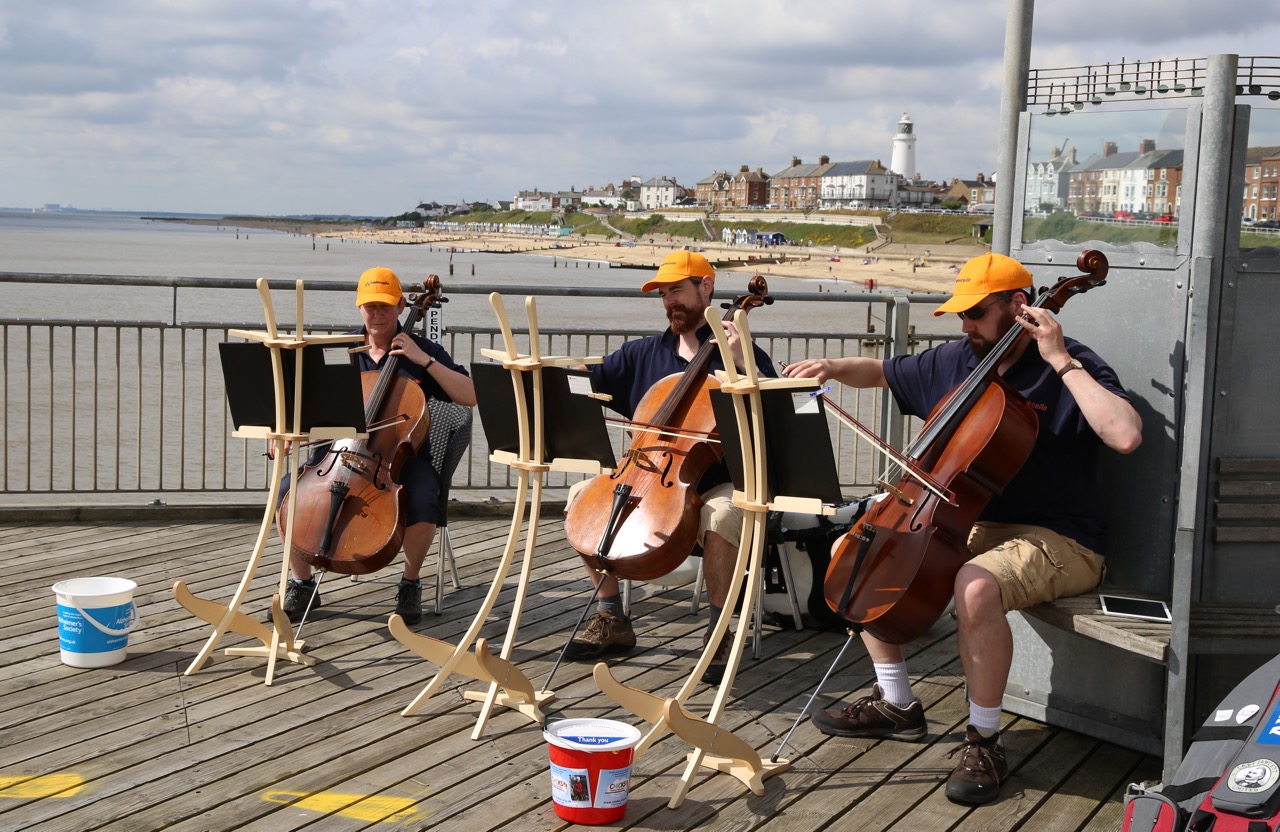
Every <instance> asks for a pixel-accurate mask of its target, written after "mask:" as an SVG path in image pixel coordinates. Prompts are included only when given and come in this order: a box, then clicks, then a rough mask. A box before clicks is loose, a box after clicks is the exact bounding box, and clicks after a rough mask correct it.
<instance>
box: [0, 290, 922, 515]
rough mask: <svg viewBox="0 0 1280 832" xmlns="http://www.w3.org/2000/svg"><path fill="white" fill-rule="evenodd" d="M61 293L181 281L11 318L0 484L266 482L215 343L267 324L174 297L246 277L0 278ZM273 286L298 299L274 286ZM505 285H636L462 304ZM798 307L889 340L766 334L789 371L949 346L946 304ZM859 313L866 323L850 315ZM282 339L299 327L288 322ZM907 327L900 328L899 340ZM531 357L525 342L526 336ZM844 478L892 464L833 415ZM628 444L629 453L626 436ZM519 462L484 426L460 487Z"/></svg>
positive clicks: (850, 485)
mask: <svg viewBox="0 0 1280 832" xmlns="http://www.w3.org/2000/svg"><path fill="white" fill-rule="evenodd" d="M3 282H10V283H37V284H39V283H57V284H61V285H72V286H79V285H89V284H93V283H103V284H110V285H116V286H119V285H143V286H166V287H169V286H172V287H173V291H174V304H173V308H174V310H175V311H174V318H175V319H174V320H172V321H168V322H165V321H157V320H109V321H91V320H73V319H21V318H8V319H4V318H0V371H2V373H3V375H2V377H0V416H2V417H3V424H2V425H0V439H2V440H3V441H2V444H0V448H2V450H0V453H2V454H3V456H2V457H0V490H2V491H3V492H4V493H5V494H7V495H36V494H64V495H65V494H73V493H74V494H111V493H118V494H127V493H137V494H144V495H147V496H148V497H150V496H152V495H155V496H163V495H171V494H176V493H192V494H209V495H213V494H219V493H220V494H234V493H236V492H251V491H262V490H264V489H265V488H266V487H267V477H268V475H269V471H270V464H269V462H268V461H267V459H266V457H265V456H264V454H263V451H264V450H265V448H264V447H263V443H262V442H261V441H250V440H247V439H239V438H236V437H234V436H233V435H232V432H233V425H232V422H231V415H230V412H229V410H228V407H227V404H226V392H225V386H224V380H223V376H222V367H221V364H220V359H219V354H218V347H217V345H218V344H219V343H221V342H223V341H226V340H233V339H230V338H229V335H228V333H229V331H230V330H232V329H249V330H255V329H262V328H263V325H262V324H261V323H260V322H249V323H243V322H179V321H177V320H176V317H177V312H176V310H177V309H178V302H177V293H178V292H179V290H182V289H190V288H199V289H201V290H205V289H210V288H235V289H240V290H244V289H246V288H247V287H251V286H252V285H253V283H252V281H245V280H233V279H227V280H211V279H186V278H164V279H156V278H119V277H101V276H92V275H87V276H78V275H29V274H21V275H19V274H0V283H3ZM272 288H273V289H292V284H291V283H287V282H283V281H282V282H279V283H276V282H273V283H272ZM495 289H500V290H501V291H502V292H503V293H505V294H508V295H511V296H517V295H518V296H524V295H533V296H535V297H539V298H545V297H549V296H551V297H554V296H561V297H604V298H609V297H615V296H616V297H627V298H634V297H635V293H634V291H633V290H611V289H595V290H588V289H578V288H573V287H544V286H501V287H493V286H472V287H460V288H458V289H456V290H455V289H451V291H450V294H451V295H453V294H487V293H488V292H489V291H492V290H495ZM313 290H316V291H330V290H333V291H342V292H346V293H349V292H350V287H349V286H347V285H345V284H344V285H335V286H325V285H323V284H310V285H308V286H307V291H308V292H311V291H313ZM774 296H775V297H777V298H779V299H783V300H787V301H789V302H801V303H808V302H813V301H816V300H822V301H824V302H831V301H836V302H857V303H865V304H878V305H882V306H883V307H884V309H885V311H884V320H885V321H886V323H887V327H886V328H887V332H885V333H875V332H862V333H857V332H852V333H844V334H832V333H824V332H816V331H814V332H770V331H761V332H757V333H754V339H755V341H756V343H757V344H759V345H760V346H761V347H763V348H764V349H765V350H766V351H767V352H769V353H770V354H771V355H772V356H773V357H774V358H775V359H777V360H780V361H782V362H784V363H789V362H793V361H797V360H800V359H802V358H806V357H811V356H828V357H834V356H846V355H870V356H874V357H886V356H888V355H891V354H897V353H902V352H906V351H909V350H911V351H914V350H915V349H922V348H925V347H928V346H930V345H932V344H933V343H936V342H937V341H940V340H946V339H945V338H942V337H926V338H919V339H917V338H915V337H912V336H909V335H907V333H909V332H910V306H911V304H912V303H917V302H930V303H936V302H937V300H938V299H939V298H938V296H933V295H914V296H910V297H907V296H893V295H879V294H865V295H863V294H848V295H831V294H822V295H813V294H800V293H774ZM850 317H853V316H850ZM280 326H281V328H282V330H288V331H291V330H292V324H291V323H287V322H284V321H281V322H280ZM349 328H350V325H349V324H344V325H341V326H339V325H332V324H329V325H323V324H322V325H315V326H308V331H312V332H333V331H342V330H346V329H349ZM652 332H653V329H652V328H645V329H624V328H618V329H596V328H581V329H578V328H560V329H548V328H543V329H541V330H540V339H539V345H540V349H541V350H542V352H543V354H547V355H553V354H554V355H579V356H586V355H606V354H608V353H610V352H612V351H613V350H615V349H617V347H618V346H619V345H620V344H622V343H623V342H624V341H626V340H629V339H632V338H638V337H642V336H645V335H650V334H652ZM898 333H902V334H901V335H899V334H898ZM517 341H518V343H519V344H520V349H521V350H522V351H523V350H527V349H528V332H527V331H526V330H517ZM441 342H442V344H443V346H444V347H445V348H446V349H448V351H449V353H450V354H451V355H452V356H453V357H454V359H455V360H456V361H457V362H458V363H460V364H463V365H469V364H470V363H471V362H475V361H484V360H486V359H484V358H483V357H482V355H481V350H483V349H485V348H499V347H500V346H501V337H500V333H499V331H498V329H497V328H496V327H486V326H454V327H449V328H447V329H446V330H445V332H444V334H443V336H442V338H441ZM830 395H831V396H832V397H833V399H834V401H836V403H837V404H839V405H840V406H841V407H842V408H843V409H844V410H846V411H849V412H850V413H852V414H854V415H855V416H856V417H857V418H858V419H859V420H860V421H862V422H863V423H864V424H866V425H868V426H872V427H873V429H875V430H877V431H878V432H879V433H880V434H881V435H882V436H884V437H886V438H889V439H890V441H896V442H897V443H901V441H902V439H903V437H904V436H906V435H907V434H909V433H910V432H911V431H912V430H913V426H912V425H908V424H905V422H904V420H903V419H901V417H898V416H896V409H895V408H892V407H891V406H890V404H889V399H888V397H887V395H886V394H885V392H884V391H882V390H853V389H847V388H842V387H840V386H839V385H837V386H836V389H834V390H832V391H831V393H830ZM830 425H831V442H832V448H833V451H834V454H835V458H836V460H837V467H838V473H839V479H840V482H841V485H842V488H844V489H845V490H846V492H847V493H857V492H858V491H860V490H867V489H870V488H872V487H873V486H874V483H875V481H876V478H877V477H878V476H879V473H880V469H881V466H882V463H881V461H880V460H879V458H878V457H876V456H875V455H874V454H873V453H872V451H871V449H870V448H869V446H868V443H867V442H866V441H865V440H863V439H861V438H859V437H857V436H856V435H855V434H854V433H853V432H852V431H850V430H848V429H847V428H844V427H842V426H841V425H840V424H839V423H838V422H837V421H835V420H834V419H833V420H830ZM614 439H615V450H616V451H618V452H621V451H622V450H623V449H624V446H623V444H622V443H623V437H622V434H621V432H620V431H618V432H615V435H614ZM576 478H577V477H576V475H563V474H552V475H550V477H549V478H548V483H547V485H548V486H549V487H552V488H554V487H558V486H564V485H567V484H568V482H567V481H566V479H568V480H572V479H576ZM514 486H515V481H514V477H513V475H512V474H511V471H510V469H509V468H508V467H507V466H503V465H497V464H492V463H490V462H489V460H488V449H487V446H486V444H485V437H484V431H483V426H482V425H480V423H479V420H477V427H476V428H475V429H474V431H473V436H472V444H471V447H470V449H469V451H468V453H467V455H466V457H465V458H464V459H463V461H462V463H461V464H460V465H459V467H458V471H457V473H456V475H455V478H454V485H453V492H454V493H455V494H457V495H458V496H462V492H464V491H465V490H466V489H476V490H479V491H482V492H503V491H506V490H508V489H514Z"/></svg>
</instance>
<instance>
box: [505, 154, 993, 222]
mask: <svg viewBox="0 0 1280 832" xmlns="http://www.w3.org/2000/svg"><path fill="white" fill-rule="evenodd" d="M994 201H995V180H994V179H990V180H988V179H987V178H986V177H985V176H984V175H983V174H981V173H979V174H978V176H977V178H976V179H952V180H951V181H950V182H948V183H935V182H927V181H923V180H919V179H905V178H903V177H902V176H899V175H898V174H896V173H894V172H892V171H890V170H888V169H887V168H885V166H884V165H883V164H881V163H880V161H879V160H860V161H854V162H832V161H831V160H830V157H827V156H820V157H819V158H818V162H817V163H816V164H806V163H804V162H803V161H802V160H801V159H800V158H798V157H792V159H791V164H790V165H789V166H787V167H786V168H784V169H782V170H780V171H778V172H776V173H773V174H768V173H765V172H764V169H763V168H760V167H757V168H755V169H754V170H753V169H752V168H751V167H750V166H749V165H742V166H741V167H740V168H739V170H738V172H737V173H733V174H731V173H729V172H728V171H723V170H719V171H713V172H712V173H711V174H710V175H709V176H707V177H705V178H704V179H701V180H699V181H698V182H697V184H696V185H695V186H694V187H693V188H686V187H685V186H683V185H680V184H679V183H678V182H677V181H676V180H675V179H674V178H671V177H666V176H658V177H653V178H650V179H646V180H641V179H640V178H639V177H632V178H630V179H628V180H625V181H624V182H623V183H622V184H621V185H614V184H609V185H606V186H604V187H603V188H596V187H595V186H592V187H589V188H587V189H586V190H581V191H580V190H578V189H577V188H576V187H571V188H570V189H569V190H568V191H542V190H540V189H538V190H532V191H520V192H518V193H517V194H516V195H515V198H514V199H513V200H512V202H511V207H512V208H515V209H518V210H525V211H562V212H565V213H567V212H569V211H577V210H583V209H588V208H606V209H610V210H628V211H638V210H648V211H653V210H661V209H664V208H671V207H674V206H697V207H700V208H704V209H708V210H712V211H723V210H733V209H744V208H745V209H752V208H776V209H778V210H787V211H806V212H807V211H826V210H834V209H839V208H850V209H863V208H866V209H881V210H895V209H900V208H903V207H918V208H926V207H930V206H935V205H938V204H939V203H943V202H954V203H958V204H961V205H969V204H972V203H975V202H979V203H982V202H985V203H991V202H994Z"/></svg>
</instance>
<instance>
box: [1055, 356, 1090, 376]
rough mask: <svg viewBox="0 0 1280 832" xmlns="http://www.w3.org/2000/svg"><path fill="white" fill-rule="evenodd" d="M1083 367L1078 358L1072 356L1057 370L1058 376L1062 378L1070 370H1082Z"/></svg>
mask: <svg viewBox="0 0 1280 832" xmlns="http://www.w3.org/2000/svg"><path fill="white" fill-rule="evenodd" d="M1083 369H1084V365H1083V364H1081V363H1080V361H1079V360H1078V359H1075V358H1073V359H1071V360H1070V361H1068V362H1067V363H1066V364H1064V365H1063V367H1062V369H1061V370H1059V371H1058V378H1062V377H1063V376H1065V375H1066V374H1067V373H1069V372H1071V371H1072V370H1083Z"/></svg>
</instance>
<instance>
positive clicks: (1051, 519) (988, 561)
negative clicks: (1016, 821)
mask: <svg viewBox="0 0 1280 832" xmlns="http://www.w3.org/2000/svg"><path fill="white" fill-rule="evenodd" d="M1032 298H1033V289H1032V278H1031V273H1030V272H1029V271H1027V269H1026V268H1025V267H1023V265H1022V264H1021V263H1019V262H1017V261H1016V260H1013V259H1012V258H1009V257H1005V256H1004V255H1001V254H984V255H982V256H980V257H975V258H974V259H972V260H970V261H969V262H968V263H966V264H965V265H964V267H963V268H961V269H960V271H959V273H958V274H957V275H956V285H955V291H954V293H953V294H952V296H951V298H950V299H949V300H947V302H946V303H944V304H942V305H941V306H939V307H938V308H937V310H935V311H934V314H935V315H943V314H946V313H948V312H954V313H956V314H957V315H959V317H960V319H961V329H962V331H963V332H964V335H965V338H964V339H963V340H959V341H951V342H948V343H945V344H941V345H939V346H937V347H933V348H932V349H929V350H926V351H925V352H923V353H920V354H918V355H903V356H894V357H893V358H889V359H887V360H883V361H882V360H880V359H874V358H836V359H825V358H811V359H806V360H804V361H799V362H796V363H795V364H792V365H790V366H788V367H787V369H786V371H785V373H786V375H788V376H795V377H810V378H817V379H820V380H823V381H825V380H827V379H832V378H834V379H837V380H838V381H841V382H843V383H845V384H848V385H850V386H853V387H888V388H889V390H890V391H892V393H893V395H894V398H895V399H896V400H897V403H898V406H899V407H900V408H901V409H902V412H903V413H905V414H907V415H909V416H920V417H925V416H928V415H929V413H930V412H931V411H932V410H933V407H934V405H935V404H937V403H938V401H939V400H940V399H941V398H942V397H943V396H945V395H946V394H947V393H948V392H949V391H950V390H951V389H952V388H954V387H955V386H956V385H958V384H960V383H961V382H963V381H964V380H965V379H966V378H968V377H969V375H970V374H971V373H972V372H973V370H974V369H975V368H976V367H977V365H978V362H979V361H980V360H981V359H982V358H983V357H984V356H986V355H987V354H988V353H990V352H991V350H992V349H993V348H994V346H995V345H996V344H997V343H998V342H999V341H1000V339H1001V338H1002V337H1003V336H1004V335H1005V333H1007V332H1009V331H1010V330H1011V329H1012V328H1013V327H1021V328H1022V329H1023V330H1025V331H1026V332H1027V333H1029V334H1030V338H1029V339H1022V341H1021V343H1020V344H1019V345H1018V346H1017V348H1015V349H1014V350H1013V351H1012V352H1011V354H1010V355H1009V356H1008V357H1006V359H1005V360H1004V361H1003V362H1001V364H1000V366H999V368H998V372H999V373H1000V374H1001V376H1002V377H1003V379H1004V380H1005V381H1006V382H1008V383H1009V384H1010V385H1012V386H1013V387H1014V388H1016V389H1017V390H1018V391H1019V392H1020V393H1022V395H1023V396H1024V397H1025V398H1026V399H1027V401H1028V402H1029V403H1030V405H1031V407H1032V408H1033V409H1034V410H1035V411H1036V413H1037V415H1038V416H1039V433H1038V435H1037V439H1036V444H1035V447H1034V449H1033V450H1032V452H1031V455H1030V456H1029V458H1028V459H1027V462H1026V464H1025V465H1024V466H1023V467H1022V469H1021V470H1020V471H1019V473H1018V474H1017V475H1016V476H1015V477H1014V479H1013V480H1012V481H1011V482H1010V483H1009V485H1008V487H1007V488H1005V490H1004V493H1003V494H1000V495H998V496H996V497H995V498H993V499H992V500H991V502H990V503H989V504H988V505H987V508H986V509H985V510H984V511H983V513H982V514H981V516H980V517H979V518H978V522H977V523H976V524H975V525H974V527H973V530H972V531H971V533H970V536H969V549H970V550H971V551H972V552H973V555H974V557H973V558H972V559H971V560H970V561H969V562H968V563H966V564H965V565H964V566H963V567H961V569H960V572H959V574H958V575H957V577H956V581H955V587H954V592H955V607H956V618H957V621H958V628H957V629H958V642H959V652H960V659H961V662H962V664H963V665H964V672H965V682H966V688H967V691H968V695H969V726H968V728H967V729H966V732H965V741H964V744H963V745H962V746H961V747H960V749H957V750H958V751H960V752H961V755H960V762H959V764H958V765H957V766H956V768H955V770H954V771H952V773H951V777H950V779H949V780H948V781H947V789H946V794H947V797H948V798H950V799H951V800H953V801H956V802H959V803H966V804H974V805H976V804H981V803H986V802H988V801H991V800H994V799H995V798H996V796H997V795H998V794H999V789H1000V785H1001V783H1003V782H1004V780H1005V778H1006V777H1007V776H1008V765H1007V763H1006V761H1005V755H1004V745H1003V742H1002V741H1001V739H1000V703H1001V701H1002V699H1003V696H1004V690H1005V685H1006V683H1007V681H1008V678H1009V669H1010V667H1011V666H1012V663H1013V636H1012V633H1011V631H1010V629H1009V624H1008V622H1007V620H1006V619H1005V613H1006V612H1007V611H1010V610H1017V609H1022V608H1024V607H1028V606H1031V605H1033V604H1038V603H1041V602H1044V601H1050V600H1053V599H1054V598H1060V597H1063V596H1068V595H1077V594H1079V593H1082V592H1087V591H1088V590H1090V589H1093V588H1094V587H1095V586H1097V585H1098V582H1099V581H1100V580H1101V578H1102V563H1103V560H1102V556H1101V555H1100V554H1098V553H1099V552H1103V551H1105V550H1106V542H1107V532H1106V510H1105V506H1104V505H1103V502H1102V496H1101V493H1102V489H1101V487H1100V485H1101V484H1100V479H1099V474H1098V467H1097V457H1098V452H1099V450H1100V448H1101V446H1104V445H1105V446H1106V447H1108V448H1111V449H1112V450H1114V451H1117V452H1119V453H1122V454H1127V453H1130V452H1132V451H1133V450H1134V449H1136V448H1137V447H1138V445H1139V444H1140V443H1141V442H1142V419H1141V418H1140V417H1139V416H1138V413H1137V411H1136V410H1134V408H1133V405H1132V404H1130V401H1129V397H1128V395H1127V394H1126V393H1125V392H1124V389H1123V388H1122V387H1121V386H1120V382H1119V380H1118V379H1117V377H1116V374H1115V372H1114V371H1113V370H1112V369H1111V368H1110V367H1109V366H1107V364H1106V363H1105V362H1104V361H1103V360H1102V359H1101V358H1100V357H1099V356H1098V355H1097V354H1096V353H1094V352H1093V351H1092V350H1090V349H1089V348H1088V347H1086V346H1085V345H1083V344H1081V343H1079V342H1078V341H1075V340H1073V339H1070V338H1066V337H1064V336H1063V334H1062V327H1061V325H1060V324H1059V323H1058V320H1057V318H1056V317H1055V316H1054V315H1053V313H1052V312H1050V311H1049V310H1047V309H1041V308H1037V307H1034V306H1030V305H1029V304H1030V303H1031V301H1032ZM1033 344H1034V346H1032V345H1033ZM862 641H863V644H864V645H865V646H866V648H867V652H868V653H869V654H870V655H871V659H872V662H873V663H874V667H875V671H876V684H875V686H873V687H872V689H871V693H870V695H868V696H864V697H862V698H860V699H858V700H857V701H855V702H854V703H853V704H851V705H847V706H844V707H834V708H829V709H827V710H824V711H821V712H819V713H817V714H815V715H814V718H813V721H814V723H815V724H816V725H817V726H818V728H819V729H820V730H821V731H823V733H826V734H832V735H836V736H843V737H891V738H893V739H899V740H910V741H917V740H920V739H923V738H924V736H925V734H926V732H927V726H926V723H925V718H924V709H923V707H922V706H921V704H920V701H919V700H918V699H917V698H916V697H915V696H914V695H913V694H912V692H911V684H910V681H909V680H908V678H907V669H906V664H905V663H904V661H903V655H902V649H901V647H899V646H898V645H894V644H887V643H884V642H881V641H879V640H877V639H875V638H874V637H872V636H870V635H868V634H867V633H863V634H862Z"/></svg>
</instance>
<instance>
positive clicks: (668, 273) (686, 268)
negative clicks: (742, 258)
mask: <svg viewBox="0 0 1280 832" xmlns="http://www.w3.org/2000/svg"><path fill="white" fill-rule="evenodd" d="M691 277H709V278H711V279H712V280H715V277H716V270H715V269H713V268H711V264H710V263H709V262H707V258H705V257H703V256H702V255H701V254H699V253H698V252H696V251H673V252H671V253H670V254H668V255H667V256H666V257H665V258H663V260H662V265H660V266H658V273H657V274H655V275H654V276H653V279H651V280H650V281H649V282H648V283H646V284H644V285H643V286H641V287H640V291H642V292H649V291H652V290H654V289H656V288H658V287H659V286H661V285H662V284H664V283H679V282H680V281H681V280H688V279H689V278H691Z"/></svg>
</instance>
